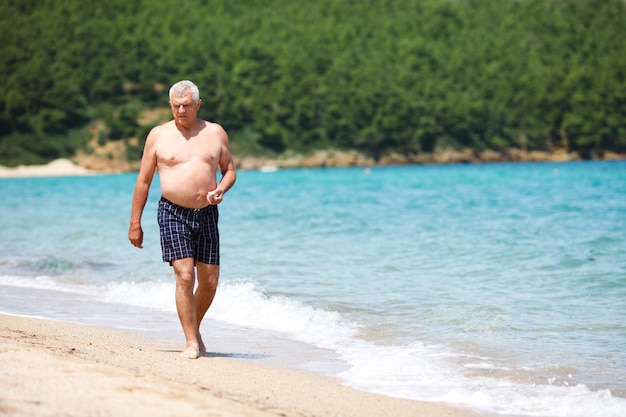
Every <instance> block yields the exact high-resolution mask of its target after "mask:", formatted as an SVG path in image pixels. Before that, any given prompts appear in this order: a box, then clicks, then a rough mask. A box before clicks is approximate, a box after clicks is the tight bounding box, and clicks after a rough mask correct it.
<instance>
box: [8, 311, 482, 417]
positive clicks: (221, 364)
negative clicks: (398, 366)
mask: <svg viewBox="0 0 626 417" xmlns="http://www.w3.org/2000/svg"><path fill="white" fill-rule="evenodd" d="M179 353H180V347H178V346H172V345H167V344H158V343H153V342H149V341H147V340H142V339H141V338H140V337H138V336H137V335H134V334H132V333H131V332H126V331H120V330H114V329H108V328H101V327H92V326H84V325H78V324H72V323H66V322H60V321H53V320H45V319H39V318H26V317H21V316H13V315H6V314H0V367H1V369H2V373H0V415H3V416H31V417H32V416H126V415H132V416H136V417H141V416H146V417H147V416H150V417H157V416H183V415H197V416H233V417H234V416H238V417H241V416H258V417H263V416H303V417H304V416H311V417H313V416H344V417H346V416H355V417H357V416H359V417H368V416H372V417H374V416H395V417H401V416H437V417H445V416H448V417H469V416H472V415H476V414H473V413H472V412H470V411H468V410H463V409H457V408H454V407H451V406H448V405H443V404H435V403H426V402H418V401H410V400H404V399H397V398H391V397H387V396H383V395H377V394H371V393H366V392H362V391H358V390H355V389H352V388H349V387H346V386H343V385H341V383H340V382H339V381H337V380H335V379H333V378H326V377H323V376H319V375H316V374H309V373H306V372H300V371H295V370H290V369H282V368H279V367H265V366H259V365H257V364H255V363H253V361H251V360H247V359H239V358H233V357H229V355H228V352H222V353H218V352H213V353H209V354H207V355H206V356H204V357H202V358H200V359H198V360H187V359H183V358H180V357H179Z"/></svg>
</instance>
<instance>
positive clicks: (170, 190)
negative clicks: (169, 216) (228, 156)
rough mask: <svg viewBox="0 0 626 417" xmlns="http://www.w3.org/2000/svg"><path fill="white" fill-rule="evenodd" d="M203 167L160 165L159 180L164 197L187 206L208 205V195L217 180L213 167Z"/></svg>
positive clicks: (198, 206) (199, 206)
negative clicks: (165, 166)
mask: <svg viewBox="0 0 626 417" xmlns="http://www.w3.org/2000/svg"><path fill="white" fill-rule="evenodd" d="M183 168H184V169H183ZM202 168H203V167H190V166H186V167H167V168H161V167H159V181H160V183H161V194H162V195H163V197H165V198H167V199H168V200H170V201H171V202H172V203H174V204H178V205H179V206H183V207H187V208H202V207H206V206H207V205H208V204H209V203H208V202H207V199H206V195H207V193H208V192H209V191H212V190H214V189H215V187H216V181H215V175H214V174H213V173H212V171H211V169H206V167H204V169H202ZM209 168H210V167H209Z"/></svg>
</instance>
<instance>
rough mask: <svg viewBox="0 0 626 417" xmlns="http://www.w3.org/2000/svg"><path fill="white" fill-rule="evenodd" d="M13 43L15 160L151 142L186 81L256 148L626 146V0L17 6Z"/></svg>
mask: <svg viewBox="0 0 626 417" xmlns="http://www.w3.org/2000/svg"><path fill="white" fill-rule="evenodd" d="M0 40H1V45H0V48H1V49H0V51H1V53H0V164H5V165H12V164H16V163H18V162H19V163H40V162H44V161H47V160H50V159H54V158H58V157H62V156H67V155H72V154H73V152H75V151H76V149H78V148H79V147H84V146H86V142H87V139H88V138H89V135H90V133H89V128H91V130H92V131H93V129H94V126H100V127H99V128H98V129H99V130H98V132H97V133H98V140H99V141H100V143H101V144H102V143H106V142H108V141H121V140H124V141H126V140H128V138H131V137H139V138H143V137H145V134H146V132H147V131H148V129H149V128H150V127H151V125H149V124H148V125H142V123H144V122H142V120H141V119H140V117H139V115H140V111H141V110H145V109H149V108H161V107H164V106H167V89H168V87H169V86H170V85H171V84H172V83H174V82H176V81H178V80H180V79H191V80H193V81H195V82H196V83H197V84H198V86H199V87H200V91H201V96H202V98H203V101H204V105H203V110H202V114H201V115H202V117H204V118H207V119H210V120H214V121H217V122H219V123H221V124H222V125H223V126H224V127H225V128H226V130H227V131H228V132H229V135H230V137H231V141H232V143H233V146H236V147H237V149H238V150H239V151H240V152H250V153H264V152H274V153H281V152H284V151H293V152H307V151H310V150H315V149H326V148H334V149H356V150H359V151H361V152H364V153H366V154H368V155H370V156H373V157H378V156H380V155H383V154H385V153H388V152H397V153H402V154H419V153H422V152H431V151H433V150H435V149H440V148H445V147H451V148H457V149H463V148H473V149H475V150H486V149H490V150H496V151H497V150H503V149H508V148H520V149H527V150H551V149H553V148H558V147H564V148H567V149H568V150H570V151H577V152H580V153H581V154H585V153H589V152H593V151H600V152H601V151H603V150H606V151H617V152H625V151H626V2H625V1H624V0H386V1H385V0H358V1H357V0H316V1H310V2H309V1H294V0H249V1H233V0H207V1H202V0H196V1H192V0H187V1H185V0H159V1H153V0H91V1H89V2H86V1H84V0H63V1H58V0H2V1H0ZM96 120H99V121H100V124H99V125H95V124H94V121H96ZM139 146H141V145H140V144H139Z"/></svg>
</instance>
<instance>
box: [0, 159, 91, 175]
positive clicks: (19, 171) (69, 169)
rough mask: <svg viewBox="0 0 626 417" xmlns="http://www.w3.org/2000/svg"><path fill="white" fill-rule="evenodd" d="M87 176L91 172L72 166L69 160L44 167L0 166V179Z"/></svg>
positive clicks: (57, 161)
mask: <svg viewBox="0 0 626 417" xmlns="http://www.w3.org/2000/svg"><path fill="white" fill-rule="evenodd" d="M89 174H92V172H91V171H89V170H87V169H85V168H83V167H81V166H78V165H76V164H74V163H73V162H72V161H70V160H69V159H57V160H55V161H52V162H50V163H49V164H46V165H20V166H17V167H15V168H7V167H4V166H0V178H12V177H60V176H67V175H89Z"/></svg>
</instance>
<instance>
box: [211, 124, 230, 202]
mask: <svg viewBox="0 0 626 417" xmlns="http://www.w3.org/2000/svg"><path fill="white" fill-rule="evenodd" d="M222 133H223V134H222V135H221V136H222V138H221V142H222V149H221V151H220V160H219V168H220V172H221V173H222V179H221V180H220V182H219V184H218V185H217V188H215V190H213V191H210V192H209V193H208V194H207V201H208V202H209V204H219V203H221V202H222V199H223V198H224V194H225V193H226V192H227V191H228V190H230V189H231V188H232V187H233V185H235V181H236V180H237V172H236V171H235V163H234V162H233V157H232V155H231V154H230V149H229V146H228V136H227V135H226V132H225V131H224V130H223V129H222Z"/></svg>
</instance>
